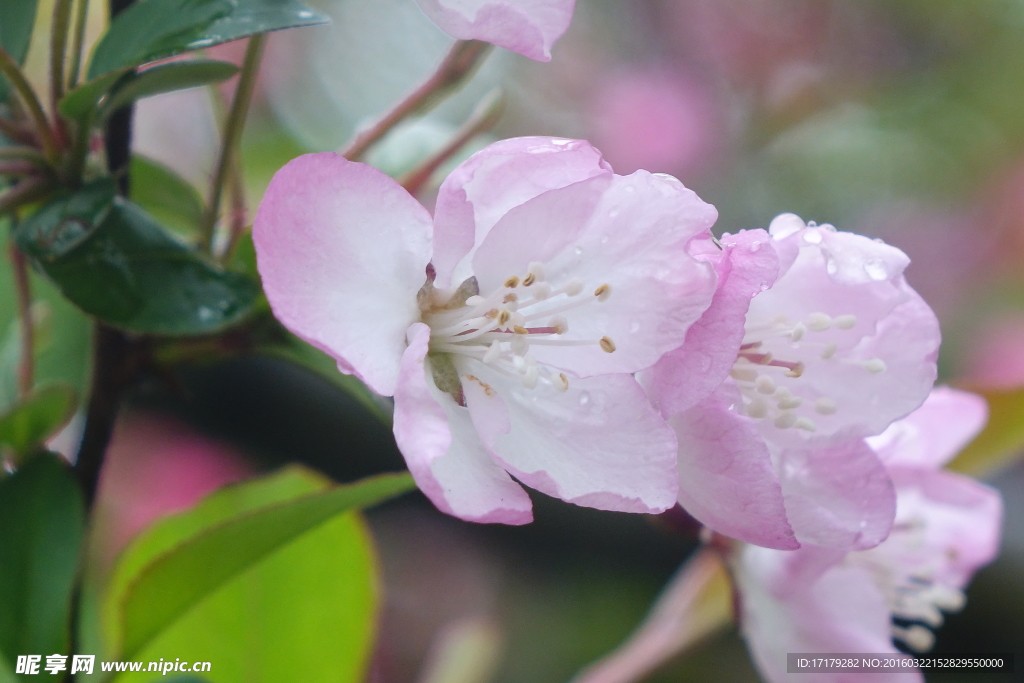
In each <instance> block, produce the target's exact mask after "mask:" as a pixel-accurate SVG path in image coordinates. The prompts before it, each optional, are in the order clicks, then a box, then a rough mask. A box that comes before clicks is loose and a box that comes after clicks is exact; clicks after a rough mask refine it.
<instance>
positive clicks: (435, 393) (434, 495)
mask: <svg viewBox="0 0 1024 683" xmlns="http://www.w3.org/2000/svg"><path fill="white" fill-rule="evenodd" d="M429 341H430V329H429V328H428V327H427V326H426V325H424V324H422V323H416V324H415V325H413V326H412V327H411V328H410V329H409V347H408V349H407V350H406V352H405V355H403V357H402V369H401V373H400V376H399V380H398V388H397V390H396V392H395V418H394V430H395V441H396V442H397V443H398V448H399V449H400V450H401V451H402V455H403V456H405V461H406V464H407V465H408V466H409V471H410V472H411V473H412V475H413V478H414V479H415V480H416V484H417V485H418V486H419V487H420V490H422V491H423V493H424V494H426V496H427V497H428V498H430V500H431V501H432V502H433V503H434V505H436V506H437V507H438V509H440V510H441V511H443V512H447V513H448V514H450V515H454V516H456V517H459V518H461V519H464V520H466V521H470V522H500V523H503V524H526V523H527V522H530V521H531V520H532V519H533V515H532V513H531V507H532V506H531V503H530V498H529V496H527V495H526V492H525V491H524V490H523V489H522V487H521V486H519V485H518V484H516V483H515V482H514V481H512V478H511V477H509V476H508V474H507V473H506V472H505V471H504V470H502V469H501V467H499V466H498V465H497V464H496V463H495V462H494V460H493V459H492V458H491V456H490V455H489V454H488V453H487V451H486V450H485V449H484V447H483V445H482V444H481V443H480V439H479V437H478V436H477V434H476V430H475V429H474V427H473V423H472V421H471V420H470V416H469V411H467V410H466V409H465V408H463V407H462V406H460V405H458V404H457V403H455V401H454V400H453V399H452V397H451V396H449V395H448V394H446V393H444V392H442V391H439V390H438V389H437V387H436V386H435V385H434V380H433V377H432V376H431V373H430V369H429V368H428V367H427V366H426V364H425V362H424V359H425V357H426V353H427V344H428V343H429Z"/></svg>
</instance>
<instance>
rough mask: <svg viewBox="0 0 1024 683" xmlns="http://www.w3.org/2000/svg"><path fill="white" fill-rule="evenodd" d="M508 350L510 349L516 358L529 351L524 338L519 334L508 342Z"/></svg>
mask: <svg viewBox="0 0 1024 683" xmlns="http://www.w3.org/2000/svg"><path fill="white" fill-rule="evenodd" d="M509 348H511V349H512V353H513V354H515V355H516V356H525V355H526V354H527V353H529V351H530V345H529V344H528V343H527V341H526V337H525V336H524V335H520V334H517V335H515V336H514V337H512V341H510V342H509Z"/></svg>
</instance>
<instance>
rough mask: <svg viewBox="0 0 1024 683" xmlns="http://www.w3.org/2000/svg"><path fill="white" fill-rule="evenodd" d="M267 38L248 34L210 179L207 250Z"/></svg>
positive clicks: (204, 230) (205, 227) (204, 227)
mask: <svg viewBox="0 0 1024 683" xmlns="http://www.w3.org/2000/svg"><path fill="white" fill-rule="evenodd" d="M265 40H266V36H265V35H263V34H258V35H255V36H253V37H251V38H249V44H248V46H247V47H246V49H245V59H244V60H243V62H242V72H241V74H239V77H238V88H237V89H236V90H235V97H234V99H233V100H232V102H231V110H230V111H229V112H228V118H227V121H226V122H225V124H224V134H223V136H222V137H221V143H220V156H219V157H218V158H217V166H216V170H215V172H214V176H213V180H212V182H211V183H210V194H209V199H208V201H207V205H206V215H205V216H204V217H203V223H202V225H201V226H200V233H199V234H200V240H201V242H200V246H201V247H202V248H203V249H205V250H206V251H210V249H211V248H212V246H213V235H214V228H215V227H216V225H217V217H218V214H219V213H220V202H221V197H222V196H223V194H224V186H225V184H226V183H227V180H228V176H229V175H230V173H231V160H232V157H233V156H235V155H237V154H239V151H238V146H239V143H240V142H241V139H242V129H243V128H244V127H245V118H246V116H247V115H248V114H249V104H250V103H251V101H252V94H253V91H254V90H255V89H256V75H257V73H258V72H259V66H260V58H261V57H262V56H263V44H264V41H265Z"/></svg>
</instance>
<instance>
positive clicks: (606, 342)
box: [598, 337, 615, 353]
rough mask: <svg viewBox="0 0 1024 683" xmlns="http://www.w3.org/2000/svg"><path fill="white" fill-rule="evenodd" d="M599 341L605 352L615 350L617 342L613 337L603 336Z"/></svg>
mask: <svg viewBox="0 0 1024 683" xmlns="http://www.w3.org/2000/svg"><path fill="white" fill-rule="evenodd" d="M598 343H599V344H601V350H602V351H604V352H605V353H614V352H615V342H613V341H612V338H611V337H601V341H600V342H598Z"/></svg>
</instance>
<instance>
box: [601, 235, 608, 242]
mask: <svg viewBox="0 0 1024 683" xmlns="http://www.w3.org/2000/svg"><path fill="white" fill-rule="evenodd" d="M601 244H608V235H602V236H601Z"/></svg>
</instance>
